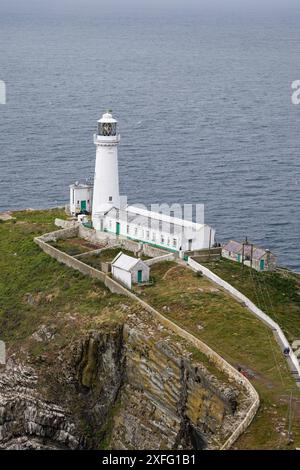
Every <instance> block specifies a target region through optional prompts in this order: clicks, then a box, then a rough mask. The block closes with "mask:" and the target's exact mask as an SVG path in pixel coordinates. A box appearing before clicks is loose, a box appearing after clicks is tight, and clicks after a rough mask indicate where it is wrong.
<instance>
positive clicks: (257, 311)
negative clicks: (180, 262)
mask: <svg viewBox="0 0 300 470" xmlns="http://www.w3.org/2000/svg"><path fill="white" fill-rule="evenodd" d="M188 264H189V266H190V267H191V268H193V269H194V270H195V271H201V272H202V273H203V274H204V276H206V277H208V278H209V279H211V280H212V281H213V282H215V283H216V284H218V285H219V286H221V287H223V288H224V289H225V290H226V291H228V292H229V293H230V294H232V295H233V296H234V297H236V298H237V299H239V300H241V301H242V302H243V303H244V304H245V305H246V307H247V308H248V309H249V310H250V311H251V312H252V313H254V315H255V316H256V317H258V318H259V319H260V320H262V321H263V322H264V323H265V324H266V325H267V326H268V327H269V328H271V329H272V330H273V332H275V333H276V335H277V337H278V341H279V343H280V345H281V347H282V349H285V348H290V359H291V361H292V363H293V366H294V367H295V369H296V371H297V372H298V375H299V376H300V365H299V362H298V359H297V357H296V356H295V354H294V353H293V351H292V347H291V345H290V344H289V342H288V340H287V339H286V337H285V334H284V333H283V331H282V330H281V328H280V326H279V325H278V324H277V323H276V322H274V320H272V318H270V317H269V316H268V315H267V314H266V313H264V312H263V311H262V310H260V309H259V308H258V307H257V306H256V305H255V304H254V303H253V302H252V301H251V300H250V299H248V297H246V296H245V295H244V294H242V293H241V292H240V291H239V290H237V289H236V288H235V287H233V286H232V285H231V284H229V283H228V282H226V281H224V279H221V278H220V277H219V276H217V275H216V274H215V273H213V272H212V271H210V270H209V269H208V268H206V267H205V266H203V265H202V264H200V263H197V262H196V261H195V260H193V259H192V258H191V257H189V259H188Z"/></svg>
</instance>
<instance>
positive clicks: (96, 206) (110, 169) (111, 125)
mask: <svg viewBox="0 0 300 470" xmlns="http://www.w3.org/2000/svg"><path fill="white" fill-rule="evenodd" d="M119 142H120V135H119V134H118V133H117V121H116V120H115V119H114V118H113V117H112V114H111V112H107V113H105V114H103V116H102V118H101V119H99V121H98V129H97V134H95V135H94V143H95V145H96V166H95V180H94V195H93V211H92V220H93V226H94V228H95V229H96V230H103V218H104V214H105V213H106V212H107V211H109V210H110V209H111V208H112V207H116V208H118V207H119V205H120V195H119V172H118V144H119Z"/></svg>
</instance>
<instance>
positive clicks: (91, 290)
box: [0, 210, 130, 356]
mask: <svg viewBox="0 0 300 470" xmlns="http://www.w3.org/2000/svg"><path fill="white" fill-rule="evenodd" d="M14 215H15V216H16V220H15V221H8V222H4V223H0V273H1V275H0V337H1V339H4V340H5V341H6V342H7V345H8V347H13V349H14V350H16V351H17V350H18V344H19V343H20V344H22V348H24V347H25V344H26V342H27V343H28V344H27V346H28V350H29V351H30V354H31V355H33V356H35V355H36V356H38V355H39V354H41V353H43V352H44V351H43V350H42V349H43V346H42V345H41V343H37V344H36V342H33V343H32V342H31V339H30V336H31V334H32V333H33V332H34V331H36V330H37V329H38V327H39V326H40V325H42V324H45V325H55V329H56V330H57V331H58V332H59V333H60V334H58V335H57V340H55V341H52V342H51V347H52V348H57V346H59V347H63V346H64V345H66V344H68V343H69V341H70V339H72V338H73V337H75V336H76V335H78V333H79V331H80V329H81V328H83V329H86V328H89V327H92V326H94V325H95V324H98V323H101V322H109V323H111V322H114V321H116V322H118V321H120V320H121V319H122V318H123V315H124V314H123V313H122V311H121V309H120V308H119V307H120V304H121V303H122V302H124V299H123V298H122V297H120V296H117V295H113V294H111V293H110V292H109V291H108V290H107V289H106V288H105V287H104V286H103V285H102V284H101V283H100V282H98V281H97V280H92V279H90V278H88V277H85V276H83V275H81V274H80V273H78V272H77V271H74V270H72V269H70V268H67V267H66V266H64V265H61V264H59V263H57V262H56V261H55V260H53V259H51V258H50V257H49V256H47V255H46V254H45V253H43V252H42V251H41V250H40V249H39V247H38V246H37V245H36V244H35V243H33V237H34V236H36V235H39V234H42V233H45V232H49V231H51V230H55V229H56V227H55V226H54V225H53V220H54V218H55V217H64V213H63V211H60V210H51V211H34V212H33V211H23V212H17V213H15V214H14ZM126 303H127V304H128V303H130V302H129V301H127V299H126ZM74 327H75V328H74ZM48 353H49V351H48Z"/></svg>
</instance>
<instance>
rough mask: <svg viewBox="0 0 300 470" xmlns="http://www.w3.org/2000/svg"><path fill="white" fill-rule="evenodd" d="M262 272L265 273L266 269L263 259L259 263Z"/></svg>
mask: <svg viewBox="0 0 300 470" xmlns="http://www.w3.org/2000/svg"><path fill="white" fill-rule="evenodd" d="M259 267H260V270H261V271H263V270H264V269H265V260H264V259H261V260H260V263H259Z"/></svg>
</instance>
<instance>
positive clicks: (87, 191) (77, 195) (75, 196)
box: [70, 181, 93, 215]
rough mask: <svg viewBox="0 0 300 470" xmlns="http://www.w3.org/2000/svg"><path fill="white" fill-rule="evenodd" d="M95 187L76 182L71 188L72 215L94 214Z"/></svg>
mask: <svg viewBox="0 0 300 470" xmlns="http://www.w3.org/2000/svg"><path fill="white" fill-rule="evenodd" d="M92 200H93V186H92V185H91V184H87V183H84V184H81V183H79V182H78V181H76V183H75V184H71V186H70V213H71V214H72V215H76V214H79V213H80V212H89V213H91V212H92Z"/></svg>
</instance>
